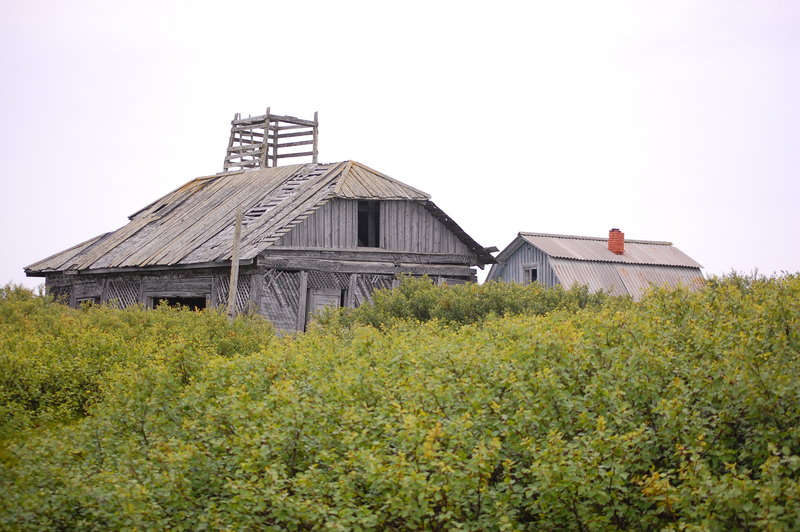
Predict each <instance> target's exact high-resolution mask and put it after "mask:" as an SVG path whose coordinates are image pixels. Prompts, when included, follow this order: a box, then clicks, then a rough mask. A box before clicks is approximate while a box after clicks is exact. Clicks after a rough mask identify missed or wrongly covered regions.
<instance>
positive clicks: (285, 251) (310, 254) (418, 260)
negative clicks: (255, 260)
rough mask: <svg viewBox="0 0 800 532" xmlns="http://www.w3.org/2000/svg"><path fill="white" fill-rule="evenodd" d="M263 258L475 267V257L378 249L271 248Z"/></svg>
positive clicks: (263, 254)
mask: <svg viewBox="0 0 800 532" xmlns="http://www.w3.org/2000/svg"><path fill="white" fill-rule="evenodd" d="M260 257H262V258H269V257H274V258H314V259H326V260H339V261H353V260H354V261H362V262H388V263H391V264H394V263H400V262H404V263H413V264H449V265H464V266H474V265H475V264H474V261H473V256H472V255H465V254H457V253H421V252H416V253H415V252H398V251H387V250H383V249H377V248H361V249H359V250H358V251H355V250H352V249H336V248H334V249H330V248H328V249H325V248H312V249H309V248H303V247H297V248H292V247H283V246H280V247H271V248H269V249H268V250H267V251H265V252H264V253H262V254H261V255H260Z"/></svg>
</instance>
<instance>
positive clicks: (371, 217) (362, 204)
mask: <svg viewBox="0 0 800 532" xmlns="http://www.w3.org/2000/svg"><path fill="white" fill-rule="evenodd" d="M380 218H381V202H380V201H359V202H358V246H359V247H365V248H377V247H380Z"/></svg>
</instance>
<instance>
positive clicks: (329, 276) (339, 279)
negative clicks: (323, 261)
mask: <svg viewBox="0 0 800 532" xmlns="http://www.w3.org/2000/svg"><path fill="white" fill-rule="evenodd" d="M350 277H351V276H350V275H349V274H346V273H337V272H321V271H317V270H310V271H309V272H308V288H336V289H338V290H347V288H348V286H349V285H350Z"/></svg>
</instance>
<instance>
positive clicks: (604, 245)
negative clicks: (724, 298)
mask: <svg viewBox="0 0 800 532" xmlns="http://www.w3.org/2000/svg"><path fill="white" fill-rule="evenodd" d="M525 242H528V243H529V244H533V245H534V246H536V247H537V248H539V249H541V250H542V251H543V252H545V253H546V254H547V255H549V256H550V257H553V258H560V259H571V260H578V261H599V262H615V263H625V264H647V265H655V266H684V267H687V268H701V267H702V266H701V265H700V264H698V263H697V262H695V261H694V260H693V259H692V258H691V257H689V256H688V255H686V254H685V253H684V252H683V251H681V250H679V249H678V248H676V247H675V246H673V245H672V243H671V242H658V241H652V240H629V239H625V253H623V254H622V255H617V254H615V253H613V252H612V251H610V250H609V249H608V239H607V238H600V237H591V236H570V235H552V234H546V233H527V232H521V233H519V234H518V235H517V238H516V239H515V240H514V241H513V242H512V243H511V244H509V246H508V247H507V248H506V249H504V250H503V251H502V252H501V253H500V254H499V255H498V256H497V260H498V261H499V262H504V261H505V260H506V259H507V258H508V257H509V256H511V254H512V253H514V251H516V250H517V249H519V247H520V246H521V245H522V244H523V243H525Z"/></svg>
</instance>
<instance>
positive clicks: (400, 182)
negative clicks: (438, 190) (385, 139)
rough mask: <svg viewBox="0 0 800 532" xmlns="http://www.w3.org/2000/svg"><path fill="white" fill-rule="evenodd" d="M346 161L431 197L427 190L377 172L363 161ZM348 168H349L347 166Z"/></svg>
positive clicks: (428, 197)
mask: <svg viewBox="0 0 800 532" xmlns="http://www.w3.org/2000/svg"><path fill="white" fill-rule="evenodd" d="M347 162H349V163H352V165H353V166H358V167H360V168H362V169H363V170H366V171H368V172H372V173H373V174H375V175H377V176H379V177H382V178H384V179H386V180H388V181H391V182H392V183H394V184H396V185H400V186H402V187H406V188H410V189H412V190H414V191H416V192H419V193H420V195H422V196H425V197H426V198H427V199H429V200H430V199H431V195H430V194H428V193H427V192H425V191H423V190H420V189H418V188H416V187H412V186H411V185H408V184H406V183H403V182H402V181H399V180H397V179H395V178H393V177H391V176H388V175H386V174H384V173H383V172H379V171H378V170H375V169H374V168H370V167H369V166H367V165H366V164H364V163H360V162H358V161H353V160H349V161H347ZM348 170H349V168H348Z"/></svg>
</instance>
